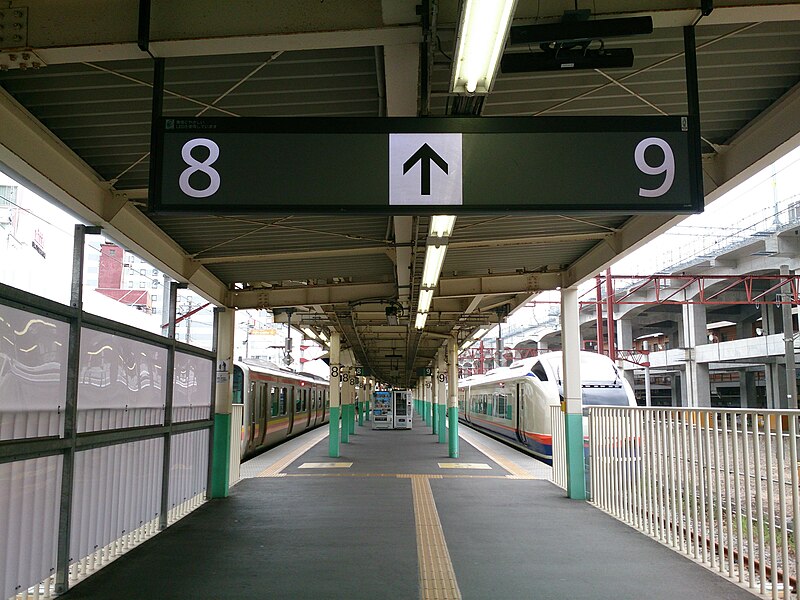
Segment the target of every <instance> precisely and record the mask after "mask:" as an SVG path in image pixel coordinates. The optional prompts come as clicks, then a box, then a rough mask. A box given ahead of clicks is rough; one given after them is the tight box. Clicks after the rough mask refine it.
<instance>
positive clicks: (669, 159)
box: [633, 137, 675, 198]
mask: <svg viewBox="0 0 800 600" xmlns="http://www.w3.org/2000/svg"><path fill="white" fill-rule="evenodd" d="M652 146H658V148H660V149H661V151H662V152H663V153H664V160H663V161H662V162H661V164H659V165H651V164H649V163H648V162H647V160H645V157H644V153H645V152H647V149H648V148H650V147H652ZM633 157H634V160H635V161H636V166H637V167H639V170H640V171H641V172H642V173H644V174H645V175H661V174H662V173H664V181H663V182H662V184H661V185H660V186H658V187H657V188H655V189H652V190H651V189H645V188H639V195H640V196H642V197H644V198H658V197H659V196H663V195H664V194H666V193H667V192H668V191H669V188H671V187H672V182H673V181H675V157H674V155H673V154H672V148H670V145H669V144H668V143H667V142H665V141H664V140H662V139H661V138H656V137H649V138H645V139H643V140H642V141H641V142H639V145H637V146H636V150H635V151H634V153H633Z"/></svg>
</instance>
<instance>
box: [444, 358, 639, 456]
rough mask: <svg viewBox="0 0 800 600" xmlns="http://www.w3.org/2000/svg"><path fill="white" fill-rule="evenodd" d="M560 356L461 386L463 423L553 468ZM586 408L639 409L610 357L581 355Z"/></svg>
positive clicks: (473, 379)
mask: <svg viewBox="0 0 800 600" xmlns="http://www.w3.org/2000/svg"><path fill="white" fill-rule="evenodd" d="M561 361H562V353H561V352H547V353H545V354H541V355H539V356H536V357H533V358H527V359H524V360H520V361H516V362H514V363H512V364H511V365H510V366H508V367H499V368H496V369H493V370H491V371H489V372H488V373H486V374H483V375H472V376H470V377H467V378H466V379H462V380H460V381H459V385H458V417H459V421H461V422H463V423H465V424H467V425H469V426H471V427H474V428H476V429H480V430H483V431H485V432H488V433H490V434H492V435H494V436H496V437H499V438H501V439H503V440H504V441H507V442H509V443H511V444H513V445H515V446H518V447H520V448H522V449H524V450H525V451H527V452H529V453H530V454H533V455H534V456H535V457H537V458H539V459H541V460H543V461H545V462H547V463H552V459H553V442H552V428H551V422H550V419H551V417H550V407H551V406H558V405H559V404H560V403H561V401H562V399H563V387H562V376H561V372H562V362H561ZM580 364H581V393H582V397H583V405H584V406H636V397H635V396H634V393H633V389H632V388H631V386H630V385H629V384H628V382H627V381H626V380H625V379H624V377H623V376H622V373H621V371H620V370H619V369H618V368H617V367H616V365H615V364H614V363H613V362H612V361H611V359H609V358H608V357H607V356H604V355H601V354H596V353H594V352H586V351H581V352H580Z"/></svg>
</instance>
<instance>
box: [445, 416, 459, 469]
mask: <svg viewBox="0 0 800 600" xmlns="http://www.w3.org/2000/svg"><path fill="white" fill-rule="evenodd" d="M447 420H448V423H447V425H448V427H449V428H450V445H449V450H450V458H458V408H457V407H455V406H451V407H450V408H448V409H447Z"/></svg>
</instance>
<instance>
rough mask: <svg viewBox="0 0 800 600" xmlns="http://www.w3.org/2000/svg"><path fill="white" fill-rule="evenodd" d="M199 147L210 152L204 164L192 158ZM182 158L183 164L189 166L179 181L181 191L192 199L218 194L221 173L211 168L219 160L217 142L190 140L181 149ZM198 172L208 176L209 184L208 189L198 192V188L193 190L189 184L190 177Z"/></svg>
mask: <svg viewBox="0 0 800 600" xmlns="http://www.w3.org/2000/svg"><path fill="white" fill-rule="evenodd" d="M198 146H202V147H203V148H206V149H207V150H208V158H206V160H205V161H203V162H200V161H199V160H197V159H195V158H194V157H193V156H192V150H194V149H195V148H197V147H198ZM181 157H182V158H183V162H185V163H186V164H187V165H189V167H188V168H186V169H184V171H183V172H182V173H181V176H180V178H179V179H178V183H179V184H180V188H181V191H182V192H183V193H184V194H186V195H187V196H191V197H192V198H208V197H209V196H213V195H214V194H216V193H217V190H219V184H220V178H219V172H218V171H217V170H216V169H214V168H212V166H211V165H213V164H214V163H215V162H216V160H217V159H218V158H219V146H217V144H216V142H212V141H211V140H208V139H206V138H195V139H193V140H189V141H188V142H186V143H185V144H184V145H183V148H181ZM198 171H199V172H201V173H205V174H206V175H207V176H208V179H209V184H208V187H207V188H204V189H199V190H198V189H197V188H193V187H192V184H191V183H189V177H191V176H192V175H193V174H195V173H197V172H198Z"/></svg>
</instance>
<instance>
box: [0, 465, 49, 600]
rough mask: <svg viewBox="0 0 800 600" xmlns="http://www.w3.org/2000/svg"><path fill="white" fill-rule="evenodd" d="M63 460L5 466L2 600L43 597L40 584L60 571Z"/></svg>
mask: <svg viewBox="0 0 800 600" xmlns="http://www.w3.org/2000/svg"><path fill="white" fill-rule="evenodd" d="M62 460H63V459H62V457H61V456H47V457H44V458H33V459H30V460H20V461H16V462H9V463H3V464H0V557H2V561H3V568H2V569H0V598H3V599H5V598H15V599H16V598H41V597H43V596H41V595H40V590H39V585H38V584H39V582H41V581H44V579H46V578H47V577H49V576H50V575H51V574H53V573H55V571H56V554H57V546H58V509H59V502H58V501H59V498H60V497H61V468H62V467H61V466H62ZM34 586H35V587H34ZM31 587H34V589H33V590H30V588H31ZM48 591H49V590H48ZM47 596H49V594H47Z"/></svg>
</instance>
